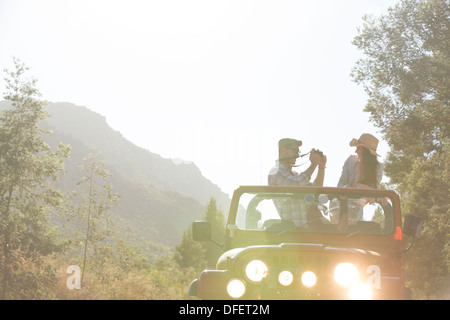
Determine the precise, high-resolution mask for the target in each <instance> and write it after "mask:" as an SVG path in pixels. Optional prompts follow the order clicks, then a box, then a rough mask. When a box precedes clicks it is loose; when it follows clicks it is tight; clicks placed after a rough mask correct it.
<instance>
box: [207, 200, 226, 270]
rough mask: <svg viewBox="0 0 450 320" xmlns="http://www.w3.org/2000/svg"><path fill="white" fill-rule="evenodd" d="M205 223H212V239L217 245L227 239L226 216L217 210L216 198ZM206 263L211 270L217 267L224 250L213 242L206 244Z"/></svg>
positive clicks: (208, 207) (210, 204) (208, 210)
mask: <svg viewBox="0 0 450 320" xmlns="http://www.w3.org/2000/svg"><path fill="white" fill-rule="evenodd" d="M203 221H207V222H209V223H211V234H212V238H213V240H214V241H215V242H216V243H222V241H223V239H224V237H225V227H224V216H223V213H222V210H220V209H218V208H217V203H216V199H215V198H211V199H210V201H209V203H208V205H207V207H206V211H205V215H204V217H203ZM204 245H205V250H206V261H207V265H208V267H210V268H213V267H215V265H216V263H217V259H218V258H219V256H220V255H221V254H222V253H223V251H222V248H220V247H219V246H217V244H215V243H212V242H205V243H204Z"/></svg>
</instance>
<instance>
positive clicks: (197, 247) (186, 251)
mask: <svg viewBox="0 0 450 320" xmlns="http://www.w3.org/2000/svg"><path fill="white" fill-rule="evenodd" d="M174 259H175V261H176V262H177V263H178V265H179V266H180V267H182V268H195V269H201V268H204V267H205V266H206V263H205V248H204V246H203V245H202V243H200V242H197V241H194V240H193V239H192V231H191V228H188V229H187V230H186V231H184V232H183V237H182V239H181V242H180V244H178V245H177V246H176V247H175V254H174Z"/></svg>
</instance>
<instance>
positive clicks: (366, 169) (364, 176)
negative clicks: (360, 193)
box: [359, 148, 378, 189]
mask: <svg viewBox="0 0 450 320" xmlns="http://www.w3.org/2000/svg"><path fill="white" fill-rule="evenodd" d="M362 150H363V151H362V155H361V179H360V180H359V182H360V183H362V184H366V185H368V186H369V187H371V188H374V189H377V188H378V181H377V168H378V160H377V157H376V156H374V155H373V154H371V153H370V151H369V150H368V149H366V148H362Z"/></svg>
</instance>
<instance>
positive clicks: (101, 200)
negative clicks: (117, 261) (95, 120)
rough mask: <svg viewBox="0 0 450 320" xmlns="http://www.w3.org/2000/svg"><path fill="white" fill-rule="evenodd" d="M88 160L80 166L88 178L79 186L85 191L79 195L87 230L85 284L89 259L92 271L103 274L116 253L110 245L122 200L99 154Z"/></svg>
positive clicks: (78, 212)
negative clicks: (114, 217) (105, 264)
mask: <svg viewBox="0 0 450 320" xmlns="http://www.w3.org/2000/svg"><path fill="white" fill-rule="evenodd" d="M84 161H85V165H83V166H81V167H80V170H81V172H83V174H84V176H83V177H82V178H81V179H80V180H79V181H78V183H77V185H78V186H79V187H80V188H81V190H80V191H79V192H78V193H76V196H77V197H78V205H77V206H76V216H77V217H78V218H79V219H80V220H81V221H83V223H84V224H85V230H86V231H85V233H84V239H83V247H84V248H83V261H82V275H81V283H82V285H83V280H84V274H85V270H86V265H87V260H88V256H90V257H91V264H92V268H91V269H92V270H93V271H94V272H96V273H97V274H101V269H102V267H103V262H104V261H105V260H107V259H108V255H109V253H111V252H112V251H111V248H110V247H109V246H108V242H107V241H108V240H112V235H113V234H114V232H113V228H112V226H113V223H112V220H111V219H110V215H111V208H112V207H113V206H115V205H116V204H117V202H118V200H119V197H120V196H119V194H117V193H113V192H112V186H111V185H109V184H106V181H107V179H108V177H109V176H110V173H109V171H108V170H106V168H105V163H104V162H103V161H100V160H99V155H98V154H97V155H94V154H93V153H90V154H89V155H88V156H87V157H86V158H84Z"/></svg>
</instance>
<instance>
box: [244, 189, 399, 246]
mask: <svg viewBox="0 0 450 320" xmlns="http://www.w3.org/2000/svg"><path fill="white" fill-rule="evenodd" d="M239 204H240V206H239V207H240V208H241V209H240V210H238V214H237V216H236V226H237V228H239V229H241V230H260V231H263V232H277V233H279V234H280V235H281V234H283V233H287V232H308V233H311V232H313V233H341V234H345V235H346V236H348V237H350V236H352V235H354V234H366V235H367V234H370V235H387V234H391V233H392V232H393V231H394V213H393V207H392V200H391V199H390V198H388V197H381V198H380V197H379V195H378V196H377V197H376V198H375V197H373V198H371V197H370V196H369V197H367V196H364V197H361V196H360V195H357V196H355V195H351V193H349V194H345V195H341V194H340V195H333V194H325V193H320V194H316V193H308V192H306V191H302V192H290V193H286V192H283V193H270V192H269V193H243V194H242V195H241V197H240V201H239Z"/></svg>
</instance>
